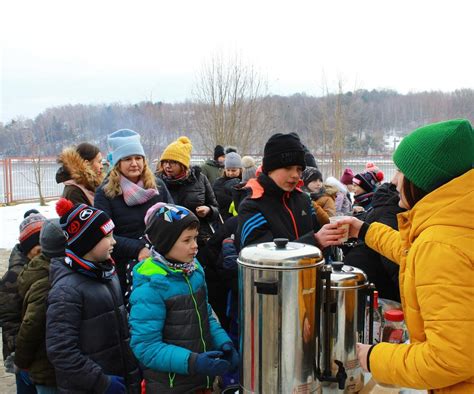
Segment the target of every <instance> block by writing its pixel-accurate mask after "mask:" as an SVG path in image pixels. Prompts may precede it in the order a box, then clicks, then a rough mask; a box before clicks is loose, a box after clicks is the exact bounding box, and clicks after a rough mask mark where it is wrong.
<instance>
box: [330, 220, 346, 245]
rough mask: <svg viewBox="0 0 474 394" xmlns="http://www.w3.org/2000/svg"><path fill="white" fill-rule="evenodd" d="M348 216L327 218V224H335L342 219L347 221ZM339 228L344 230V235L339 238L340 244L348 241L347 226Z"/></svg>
mask: <svg viewBox="0 0 474 394" xmlns="http://www.w3.org/2000/svg"><path fill="white" fill-rule="evenodd" d="M349 218H350V216H331V217H330V218H329V222H330V223H337V222H339V221H341V220H344V219H349ZM340 228H343V229H344V235H343V237H342V238H339V242H340V243H344V242H347V240H348V239H349V224H343V225H341V226H340Z"/></svg>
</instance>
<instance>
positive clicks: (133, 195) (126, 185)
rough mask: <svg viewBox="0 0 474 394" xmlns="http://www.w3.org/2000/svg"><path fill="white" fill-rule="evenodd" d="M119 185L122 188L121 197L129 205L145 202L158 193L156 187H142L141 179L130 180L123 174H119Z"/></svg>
mask: <svg viewBox="0 0 474 394" xmlns="http://www.w3.org/2000/svg"><path fill="white" fill-rule="evenodd" d="M120 187H121V188H122V194H123V199H124V201H125V204H127V205H128V206H129V207H133V206H135V205H141V204H145V203H146V202H147V201H148V200H150V199H152V198H153V197H154V196H157V195H158V194H160V193H159V192H158V190H156V189H144V188H143V181H141V180H140V181H138V182H137V183H134V182H132V181H131V180H129V179H128V178H126V177H124V176H123V175H122V176H120Z"/></svg>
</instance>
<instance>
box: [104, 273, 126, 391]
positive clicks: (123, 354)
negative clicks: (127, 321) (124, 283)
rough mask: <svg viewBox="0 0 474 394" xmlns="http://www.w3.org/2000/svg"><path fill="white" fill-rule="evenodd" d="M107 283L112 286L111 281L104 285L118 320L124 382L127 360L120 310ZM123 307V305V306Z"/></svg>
mask: <svg viewBox="0 0 474 394" xmlns="http://www.w3.org/2000/svg"><path fill="white" fill-rule="evenodd" d="M109 285H111V286H112V281H110V282H109V283H105V287H107V290H108V291H109V293H110V295H111V296H112V300H113V303H114V312H115V316H116V318H117V320H118V325H119V343H120V347H119V349H120V355H121V356H122V365H123V369H124V370H123V373H124V375H123V378H124V379H125V382H127V381H128V368H127V361H126V360H125V355H126V354H127V351H126V350H125V348H124V343H123V342H124V341H125V335H123V334H124V333H123V329H122V316H121V315H120V311H119V310H118V300H117V298H116V297H115V294H114V291H113V288H112V289H111V288H110V287H109ZM124 307H125V306H124Z"/></svg>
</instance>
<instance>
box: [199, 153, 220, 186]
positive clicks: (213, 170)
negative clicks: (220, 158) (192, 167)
mask: <svg viewBox="0 0 474 394" xmlns="http://www.w3.org/2000/svg"><path fill="white" fill-rule="evenodd" d="M201 170H202V173H203V174H204V175H206V177H207V179H208V180H209V183H210V184H211V186H212V185H213V184H214V182H215V181H216V179H217V178H220V177H221V176H222V175H224V166H223V165H222V164H221V163H219V162H217V161H215V160H212V159H208V160H206V162H205V163H204V164H203V165H202V166H201Z"/></svg>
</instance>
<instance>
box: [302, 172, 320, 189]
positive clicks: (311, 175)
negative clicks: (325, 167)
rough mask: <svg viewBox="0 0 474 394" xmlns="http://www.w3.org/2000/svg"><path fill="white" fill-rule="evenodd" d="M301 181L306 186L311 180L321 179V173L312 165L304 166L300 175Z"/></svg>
mask: <svg viewBox="0 0 474 394" xmlns="http://www.w3.org/2000/svg"><path fill="white" fill-rule="evenodd" d="M301 179H302V181H303V182H304V185H305V186H308V185H309V184H310V183H311V182H312V181H316V180H318V179H319V180H320V181H321V182H322V181H323V175H322V174H321V172H320V171H319V170H318V169H317V168H314V167H306V169H305V170H304V171H303V175H302V176H301Z"/></svg>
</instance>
